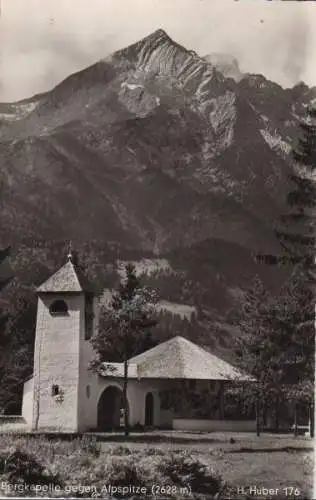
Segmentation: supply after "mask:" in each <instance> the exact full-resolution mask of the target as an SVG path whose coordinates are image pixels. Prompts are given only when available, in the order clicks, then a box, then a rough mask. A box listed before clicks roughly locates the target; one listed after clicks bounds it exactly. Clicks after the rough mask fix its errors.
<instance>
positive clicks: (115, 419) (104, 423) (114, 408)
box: [98, 385, 124, 431]
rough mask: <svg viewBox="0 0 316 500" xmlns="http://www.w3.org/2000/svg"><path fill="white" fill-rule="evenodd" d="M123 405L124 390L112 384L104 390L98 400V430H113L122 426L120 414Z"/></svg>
mask: <svg viewBox="0 0 316 500" xmlns="http://www.w3.org/2000/svg"><path fill="white" fill-rule="evenodd" d="M123 407H124V405H123V392H122V391H121V389H119V388H118V387H116V386H114V385H110V386H109V387H107V388H106V389H104V391H103V392H102V394H101V396H100V399H99V402H98V430H99V431H113V430H114V429H118V428H119V427H120V414H121V409H122V408H123Z"/></svg>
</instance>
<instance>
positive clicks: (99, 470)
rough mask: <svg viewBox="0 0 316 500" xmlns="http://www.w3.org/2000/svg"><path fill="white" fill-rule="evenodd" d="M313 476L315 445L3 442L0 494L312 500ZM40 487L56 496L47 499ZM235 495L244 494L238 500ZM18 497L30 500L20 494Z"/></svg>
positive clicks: (216, 437)
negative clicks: (252, 492) (11, 487)
mask: <svg viewBox="0 0 316 500" xmlns="http://www.w3.org/2000/svg"><path fill="white" fill-rule="evenodd" d="M140 437H141V439H140ZM108 438H110V440H109V439H108ZM27 457H28V459H27ZM8 464H11V465H10V467H8ZM1 467H2V468H1ZM312 473H313V443H312V441H311V439H309V438H305V437H296V438H295V437H292V436H289V435H288V436H280V435H264V434H263V435H262V436H261V437H259V438H258V437H256V436H254V435H252V434H234V435H233V434H230V433H227V434H219V433H212V434H188V433H172V432H170V433H163V434H161V433H151V434H148V435H142V436H139V435H132V436H130V437H129V438H128V439H126V438H124V436H116V437H115V435H108V436H107V435H103V436H97V435H95V436H93V435H84V436H82V437H79V436H78V437H75V438H73V439H70V436H64V438H62V436H60V435H55V436H53V435H51V436H49V437H45V436H41V435H36V436H28V435H23V434H21V435H20V436H18V435H13V434H11V435H10V434H3V435H0V486H1V484H2V483H3V481H7V484H9V483H10V482H11V483H12V484H22V485H23V484H24V483H29V484H30V483H32V484H37V485H42V486H41V489H40V488H39V491H37V494H38V496H45V495H46V496H47V494H49V496H55V497H58V496H61V494H62V495H63V496H66V497H70V496H71V497H74V496H75V497H91V496H95V495H96V494H98V495H99V496H102V497H104V498H107V494H108V492H107V490H106V488H105V487H106V486H107V485H109V484H111V485H112V486H113V487H115V488H118V487H120V488H123V487H125V488H128V487H130V486H134V487H138V488H139V491H136V490H135V491H134V493H135V495H134V497H133V494H132V492H131V493H130V492H129V491H128V492H127V490H125V494H124V495H122V494H121V495H118V493H117V492H116V493H115V492H114V495H115V496H117V497H118V498H126V499H127V498H135V499H136V498H144V497H145V496H147V498H150V496H149V492H151V488H152V486H153V485H154V484H156V485H165V486H166V485H168V488H169V490H166V489H163V490H162V491H161V490H160V491H156V492H155V495H154V498H161V499H162V498H177V499H178V498H184V497H188V493H189V491H190V492H191V493H192V496H191V498H201V499H202V498H203V499H207V498H218V499H224V498H225V499H228V498H229V497H231V498H243V499H244V498H247V491H248V490H249V488H250V487H257V488H267V489H273V490H274V494H273V495H272V496H270V497H269V496H267V495H264V494H262V491H263V490H261V494H260V495H258V496H257V498H261V499H263V498H264V499H266V498H273V499H280V498H287V500H289V499H291V498H293V499H294V498H298V499H303V498H304V499H307V498H312V494H311V489H312ZM30 478H33V479H30ZM1 482H2V483H1ZM43 485H50V487H51V490H50V491H49V492H47V491H46V492H45V491H44V488H43ZM141 488H144V489H145V490H142V491H143V492H144V491H146V494H144V493H142V492H141V490H140V489H141ZM172 488H173V490H172ZM186 488H189V490H186ZM238 488H244V493H241V494H240V495H239V496H238V494H237V492H238ZM286 488H288V489H287V490H286ZM291 488H293V490H292V491H291ZM6 491H7V493H8V489H7V490H6ZM239 491H240V492H241V491H242V490H239ZM3 493H4V492H3V491H1V490H0V496H1V495H3ZM13 493H14V496H16V495H18V496H32V495H31V493H32V492H31V493H30V492H27V491H26V490H25V489H24V490H23V487H21V491H15V492H13V491H11V496H13ZM112 493H113V491H112ZM291 493H292V494H291ZM216 494H217V495H218V496H217V497H216V496H215V495H216ZM33 496H35V495H34V493H33ZM251 498H256V497H255V496H252V497H251Z"/></svg>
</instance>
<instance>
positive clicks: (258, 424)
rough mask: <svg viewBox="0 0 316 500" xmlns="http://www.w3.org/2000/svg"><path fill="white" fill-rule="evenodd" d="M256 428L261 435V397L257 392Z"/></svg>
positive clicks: (258, 434)
mask: <svg viewBox="0 0 316 500" xmlns="http://www.w3.org/2000/svg"><path fill="white" fill-rule="evenodd" d="M256 429H257V436H258V437H259V436H260V399H259V394H257V398H256Z"/></svg>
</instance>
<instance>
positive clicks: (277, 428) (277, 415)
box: [274, 394, 280, 433]
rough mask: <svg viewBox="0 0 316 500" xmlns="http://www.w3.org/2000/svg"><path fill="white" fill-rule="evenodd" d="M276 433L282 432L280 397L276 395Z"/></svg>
mask: <svg viewBox="0 0 316 500" xmlns="http://www.w3.org/2000/svg"><path fill="white" fill-rule="evenodd" d="M274 427H275V432H277V433H278V432H279V430H280V396H279V394H276V396H275V421H274Z"/></svg>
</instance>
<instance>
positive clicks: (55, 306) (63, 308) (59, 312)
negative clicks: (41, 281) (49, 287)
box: [49, 300, 68, 316]
mask: <svg viewBox="0 0 316 500" xmlns="http://www.w3.org/2000/svg"><path fill="white" fill-rule="evenodd" d="M49 312H50V314H51V315H52V316H66V315H67V314H68V306H67V304H66V302H65V301H64V300H54V302H53V303H52V304H51V306H50V308H49Z"/></svg>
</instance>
